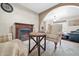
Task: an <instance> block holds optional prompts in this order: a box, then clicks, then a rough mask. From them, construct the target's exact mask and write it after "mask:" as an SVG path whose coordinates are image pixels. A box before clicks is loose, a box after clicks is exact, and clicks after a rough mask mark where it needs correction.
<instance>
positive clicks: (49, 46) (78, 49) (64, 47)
mask: <svg viewBox="0 0 79 59" xmlns="http://www.w3.org/2000/svg"><path fill="white" fill-rule="evenodd" d="M24 44H25V46H26V47H28V41H25V42H24ZM41 44H42V45H43V41H42V42H41ZM33 45H34V42H33V41H31V47H32V46H33ZM37 55H38V52H37V49H35V50H33V51H32V52H31V53H30V54H29V56H37ZM41 56H79V43H76V42H71V41H67V40H62V41H61V46H60V45H59V44H58V47H57V49H56V51H55V50H54V43H53V42H51V41H48V40H47V41H46V51H43V50H42V49H41Z"/></svg>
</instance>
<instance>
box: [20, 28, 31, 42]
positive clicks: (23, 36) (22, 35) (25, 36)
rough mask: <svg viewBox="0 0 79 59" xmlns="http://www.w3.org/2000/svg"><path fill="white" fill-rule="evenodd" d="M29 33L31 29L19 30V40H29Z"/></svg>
mask: <svg viewBox="0 0 79 59" xmlns="http://www.w3.org/2000/svg"><path fill="white" fill-rule="evenodd" d="M30 32H31V29H29V28H22V29H20V30H19V39H20V40H22V41H25V40H28V39H29V33H30Z"/></svg>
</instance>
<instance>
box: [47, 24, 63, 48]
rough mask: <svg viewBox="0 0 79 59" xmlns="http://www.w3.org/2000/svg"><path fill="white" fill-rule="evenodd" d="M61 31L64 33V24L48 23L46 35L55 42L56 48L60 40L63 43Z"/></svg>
mask: <svg viewBox="0 0 79 59" xmlns="http://www.w3.org/2000/svg"><path fill="white" fill-rule="evenodd" d="M61 33H62V24H53V25H50V24H48V28H47V31H46V35H47V38H48V40H50V41H52V42H54V44H55V49H56V48H57V44H58V43H59V42H60V45H61V36H62V35H61Z"/></svg>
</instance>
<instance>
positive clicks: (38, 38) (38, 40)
mask: <svg viewBox="0 0 79 59" xmlns="http://www.w3.org/2000/svg"><path fill="white" fill-rule="evenodd" d="M37 42H38V56H40V37H37Z"/></svg>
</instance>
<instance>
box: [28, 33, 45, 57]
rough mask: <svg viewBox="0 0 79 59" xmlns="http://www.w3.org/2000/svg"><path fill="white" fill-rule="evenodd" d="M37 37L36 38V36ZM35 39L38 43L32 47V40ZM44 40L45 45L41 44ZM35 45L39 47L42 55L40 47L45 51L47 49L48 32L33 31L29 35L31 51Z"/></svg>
mask: <svg viewBox="0 0 79 59" xmlns="http://www.w3.org/2000/svg"><path fill="white" fill-rule="evenodd" d="M34 37H36V39H35V38H34ZM31 39H32V40H33V41H34V42H35V43H36V44H35V45H34V46H33V48H32V49H30V45H31V42H30V40H31ZM42 40H44V47H43V46H42V45H41V44H40V42H41V41H42ZM35 47H37V48H38V56H40V47H41V48H42V49H43V50H44V51H45V50H46V34H45V33H35V32H32V33H30V35H29V53H31V52H32V51H33V50H34V49H35Z"/></svg>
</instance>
